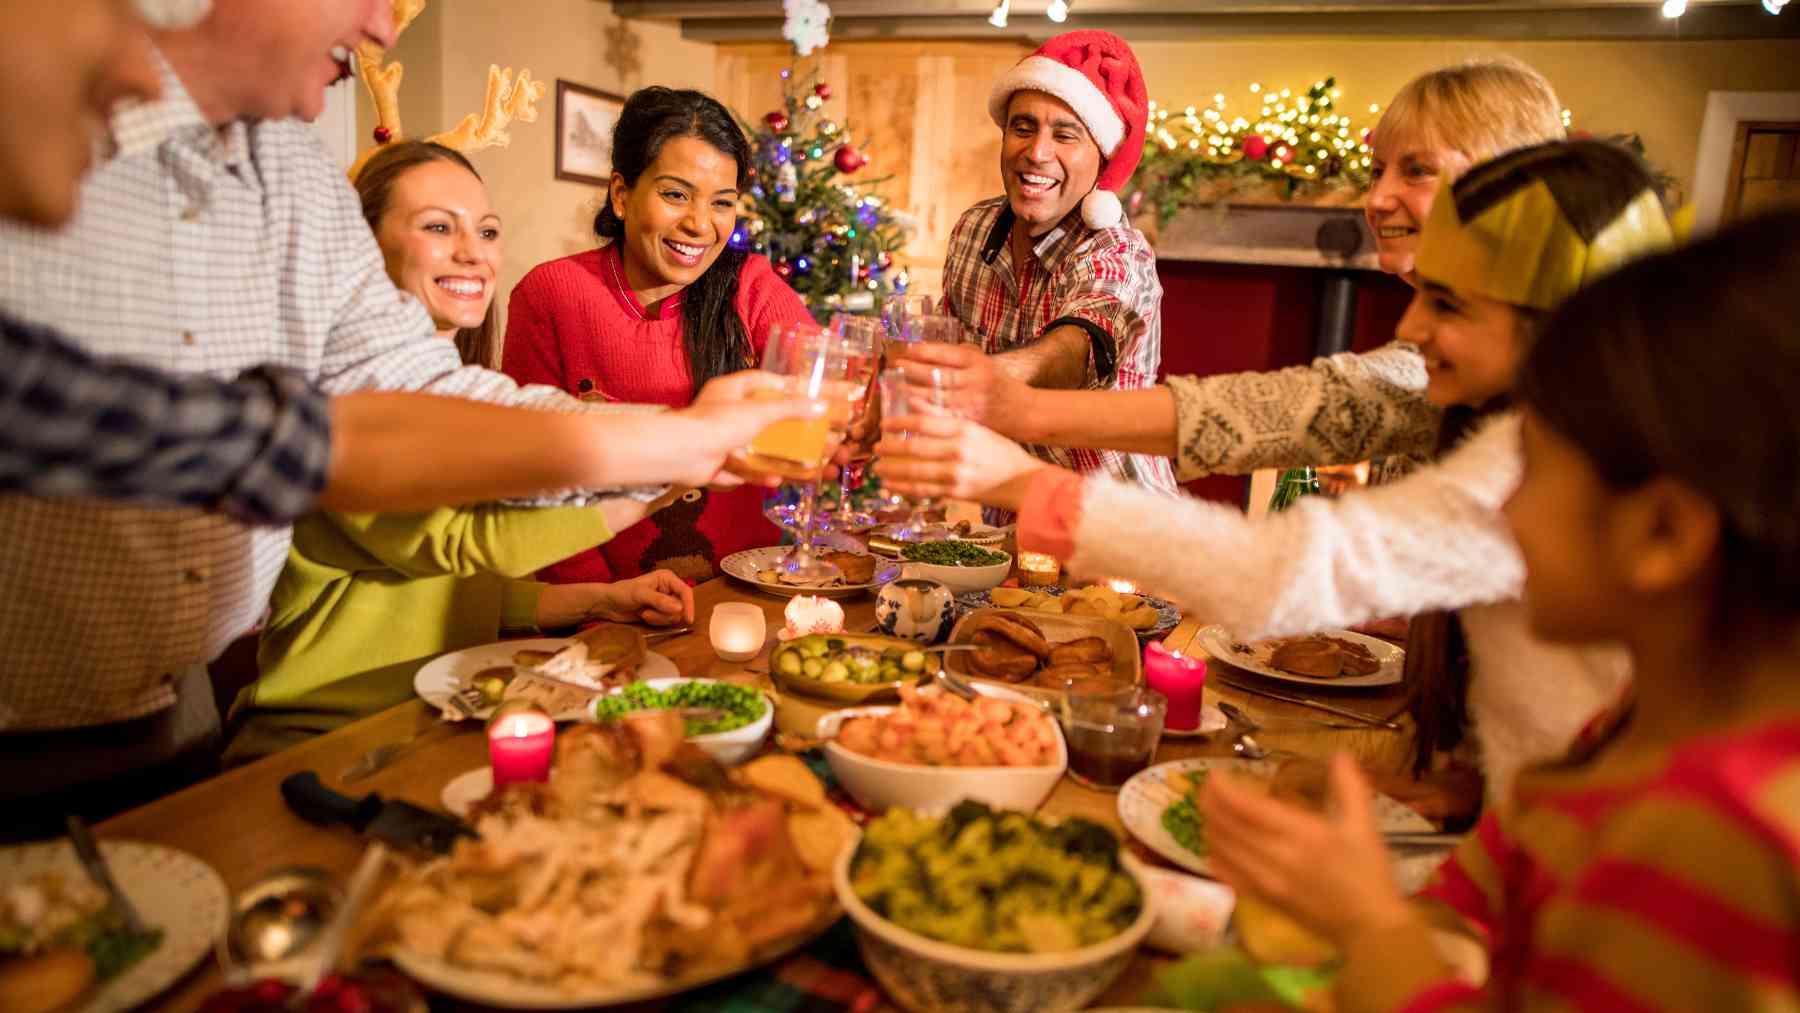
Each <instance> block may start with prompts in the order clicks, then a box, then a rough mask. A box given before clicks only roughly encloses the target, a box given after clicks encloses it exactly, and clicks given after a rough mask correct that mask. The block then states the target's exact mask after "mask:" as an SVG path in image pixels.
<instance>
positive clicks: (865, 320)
mask: <svg viewBox="0 0 1800 1013" xmlns="http://www.w3.org/2000/svg"><path fill="white" fill-rule="evenodd" d="M831 332H832V334H833V335H835V336H836V338H837V340H838V342H839V344H840V345H841V346H842V351H843V356H844V378H845V379H846V380H847V381H849V382H850V384H851V385H852V386H851V390H850V395H849V396H850V420H849V422H848V423H847V424H846V425H847V429H848V430H855V429H856V427H857V426H859V425H861V424H862V423H863V420H864V419H865V418H866V417H867V415H868V408H869V401H870V399H871V397H873V396H874V393H875V392H874V390H873V385H872V384H871V383H870V381H871V380H873V379H874V378H875V372H876V362H877V359H878V357H879V356H880V355H881V342H882V338H883V334H884V330H883V327H882V324H881V321H880V320H877V319H875V318H874V317H859V316H850V315H848V314H842V313H840V314H838V315H837V316H835V317H833V318H832V320H831ZM866 463H867V462H866V461H850V462H848V463H846V464H845V465H844V467H843V469H842V470H841V471H840V472H839V473H838V489H839V493H838V508H837V512H836V513H835V514H833V515H830V516H826V517H822V518H820V519H819V521H818V524H819V525H820V526H821V527H822V528H824V529H825V530H828V531H866V530H868V529H869V528H871V527H874V526H875V516H874V515H873V514H871V513H869V512H868V511H867V510H859V509H857V507H856V504H855V503H853V502H852V500H851V495H850V491H851V490H852V489H855V488H856V487H858V486H860V485H861V484H862V478H863V467H864V465H865V464H866Z"/></svg>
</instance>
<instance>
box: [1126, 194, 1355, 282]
mask: <svg viewBox="0 0 1800 1013" xmlns="http://www.w3.org/2000/svg"><path fill="white" fill-rule="evenodd" d="M1137 224H1138V227H1139V228H1141V229H1143V230H1144V232H1145V234H1146V235H1147V236H1149V237H1150V241H1151V245H1152V246H1153V247H1155V249H1156V256H1157V258H1158V259H1165V260H1197V261H1210V262H1214V263H1225V264H1267V265H1271V266H1276V267H1311V268H1325V269H1330V270H1340V271H1343V270H1350V271H1374V270H1378V268H1377V266H1376V263H1375V238H1374V237H1373V236H1371V235H1370V234H1369V230H1368V226H1367V225H1366V224H1365V223H1364V222H1363V213H1362V209H1361V208H1359V207H1355V206H1346V205H1314V204H1302V203H1280V204H1267V203H1254V204H1250V203H1219V204H1206V205H1194V206H1188V207H1183V208H1182V209H1181V210H1180V211H1179V212H1178V213H1177V214H1176V215H1175V217H1174V218H1172V219H1170V220H1169V223H1168V224H1167V225H1163V226H1161V227H1158V226H1157V225H1156V223H1155V221H1154V219H1143V218H1140V219H1139V220H1138V222H1137Z"/></svg>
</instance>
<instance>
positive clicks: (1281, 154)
mask: <svg viewBox="0 0 1800 1013" xmlns="http://www.w3.org/2000/svg"><path fill="white" fill-rule="evenodd" d="M1274 154H1275V157H1276V158H1279V159H1281V160H1282V161H1283V162H1285V161H1287V160H1288V159H1289V157H1291V156H1292V155H1293V152H1291V151H1289V150H1288V146H1287V145H1285V144H1282V145H1278V146H1277V147H1276V148H1275V152H1274Z"/></svg>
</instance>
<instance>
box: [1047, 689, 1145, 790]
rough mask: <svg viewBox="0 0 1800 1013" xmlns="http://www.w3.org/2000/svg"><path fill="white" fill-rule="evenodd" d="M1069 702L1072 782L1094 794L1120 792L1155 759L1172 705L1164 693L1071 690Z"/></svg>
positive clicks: (1066, 710) (1066, 727) (1066, 709)
mask: <svg viewBox="0 0 1800 1013" xmlns="http://www.w3.org/2000/svg"><path fill="white" fill-rule="evenodd" d="M1065 700H1066V701H1067V702H1066V704H1065V706H1064V714H1065V724H1064V727H1063V732H1064V733H1065V738H1067V739H1068V740H1069V776H1070V777H1073V778H1074V779H1075V780H1076V781H1077V782H1078V783H1080V784H1082V785H1085V786H1087V787H1089V788H1092V789H1094V790H1095V791H1118V790H1119V787H1120V786H1121V785H1123V784H1124V783H1125V782H1126V781H1129V780H1131V776H1132V775H1133V774H1136V773H1137V772H1138V771H1140V770H1143V769H1144V768H1145V767H1148V766H1150V763H1151V761H1152V760H1154V759H1155V758H1156V744H1157V741H1158V740H1160V739H1161V738H1162V732H1163V721H1164V720H1165V719H1166V718H1167V717H1168V712H1169V701H1168V700H1167V699H1166V698H1164V697H1163V695H1162V694H1161V693H1158V692H1156V691H1155V690H1153V689H1142V688H1139V687H1132V688H1131V689H1130V690H1129V691H1128V692H1123V693H1121V692H1119V691H1117V690H1115V689H1112V688H1110V687H1098V688H1096V691H1093V692H1081V691H1078V690H1072V691H1071V692H1069V693H1067V694H1066V696H1065Z"/></svg>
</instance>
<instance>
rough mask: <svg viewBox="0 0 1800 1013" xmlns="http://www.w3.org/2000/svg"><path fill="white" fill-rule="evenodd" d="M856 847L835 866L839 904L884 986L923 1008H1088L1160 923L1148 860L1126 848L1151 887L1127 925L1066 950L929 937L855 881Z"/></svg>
mask: <svg viewBox="0 0 1800 1013" xmlns="http://www.w3.org/2000/svg"><path fill="white" fill-rule="evenodd" d="M856 850H857V849H856V848H845V849H844V853H843V854H841V855H839V856H838V860H837V865H836V866H835V868H834V869H833V871H832V886H833V888H834V889H835V890H836V891H837V898H838V903H839V904H841V905H843V907H844V911H845V913H847V914H849V916H850V921H851V922H852V923H853V924H854V925H855V926H856V945H857V948H858V949H860V950H861V951H862V956H863V962H864V963H866V964H868V966H869V970H870V971H871V972H873V973H874V975H875V980H876V981H877V982H880V984H881V988H882V991H884V992H886V993H887V995H888V996H889V997H890V998H892V999H893V1000H894V1001H895V1002H897V1003H899V1004H900V1005H901V1006H904V1007H906V1008H907V1009H909V1010H913V1011H915V1013H1065V1011H1068V1010H1078V1009H1081V1008H1083V1007H1085V1006H1086V1005H1087V1004H1088V1002H1089V1001H1090V1000H1092V999H1093V998H1094V997H1095V996H1097V995H1099V994H1100V993H1101V992H1104V991H1106V988H1107V986H1109V985H1111V984H1112V983H1113V979H1115V978H1117V977H1118V976H1119V974H1120V972H1122V971H1124V970H1125V967H1126V965H1128V964H1129V963H1131V957H1132V954H1133V953H1135V952H1136V951H1137V947H1138V944H1139V943H1140V942H1142V941H1143V939H1144V936H1145V935H1147V934H1148V933H1149V931H1150V927H1151V925H1153V924H1154V923H1155V922H1156V905H1155V903H1154V901H1153V900H1152V894H1151V892H1150V890H1149V889H1148V887H1147V884H1146V883H1145V881H1144V874H1143V866H1141V865H1140V864H1139V863H1138V861H1137V860H1136V859H1134V858H1132V857H1131V856H1130V855H1128V854H1123V853H1121V855H1120V856H1119V857H1120V860H1121V861H1122V863H1123V864H1124V866H1125V871H1126V872H1127V873H1129V874H1130V875H1131V877H1132V878H1133V879H1135V880H1137V884H1138V888H1139V889H1140V890H1142V891H1143V894H1144V909H1143V911H1142V912H1141V913H1140V914H1139V915H1138V917H1137V920H1136V921H1134V922H1132V923H1131V925H1129V926H1128V927H1127V928H1126V929H1125V931H1123V932H1120V933H1119V934H1118V935H1116V936H1113V937H1112V938H1111V939H1107V940H1105V941H1103V942H1099V943H1095V944H1094V945H1092V946H1084V947H1082V948H1081V949H1078V950H1067V951H1064V952H1061V953H994V952H991V951H988V950H975V949H970V948H968V947H966V946H955V945H952V944H950V943H942V942H938V941H937V940H935V939H928V938H926V937H925V936H922V935H919V934H918V933H916V932H911V931H909V930H907V929H903V928H901V927H900V926H898V925H895V924H894V923H893V922H890V921H888V920H887V919H886V918H883V917H881V916H880V915H878V914H876V913H875V912H874V910H873V909H871V908H870V907H869V906H868V905H867V904H864V903H863V902H862V900H861V899H860V898H858V897H857V896H856V891H855V890H854V889H852V888H851V886H850V866H851V863H852V862H854V861H855V859H856Z"/></svg>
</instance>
